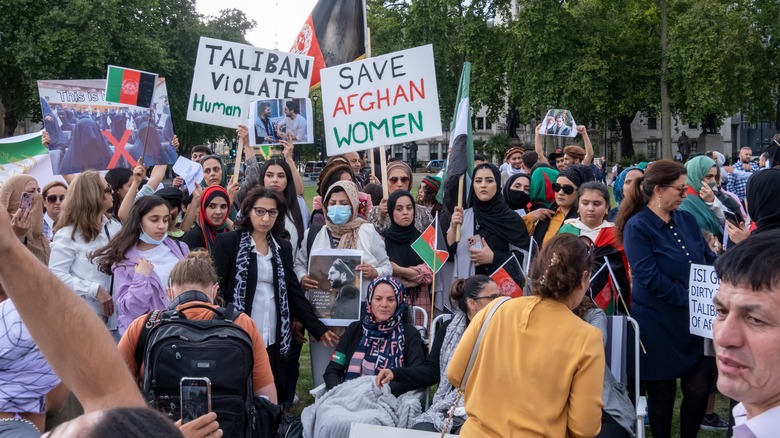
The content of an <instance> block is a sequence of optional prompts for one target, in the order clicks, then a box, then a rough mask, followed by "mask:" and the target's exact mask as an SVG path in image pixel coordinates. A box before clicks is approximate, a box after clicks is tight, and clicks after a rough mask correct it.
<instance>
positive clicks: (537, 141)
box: [534, 123, 550, 164]
mask: <svg viewBox="0 0 780 438" xmlns="http://www.w3.org/2000/svg"><path fill="white" fill-rule="evenodd" d="M542 125H543V123H540V124H538V125H536V135H534V150H535V151H536V154H537V155H539V162H540V163H547V164H550V162H549V161H547V157H546V156H545V155H544V140H543V139H542V134H540V132H541V129H542Z"/></svg>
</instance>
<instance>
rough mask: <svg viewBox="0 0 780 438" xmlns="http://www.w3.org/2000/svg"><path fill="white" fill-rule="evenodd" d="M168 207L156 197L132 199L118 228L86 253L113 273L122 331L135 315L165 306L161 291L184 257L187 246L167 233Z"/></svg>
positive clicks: (104, 269) (169, 214)
mask: <svg viewBox="0 0 780 438" xmlns="http://www.w3.org/2000/svg"><path fill="white" fill-rule="evenodd" d="M170 218H171V208H170V206H169V205H168V203H167V202H166V201H165V200H164V199H162V198H160V197H159V196H154V195H153V196H144V197H143V198H141V199H139V200H137V201H136V203H135V205H133V208H132V209H131V210H130V214H129V216H128V218H127V220H126V221H125V222H124V224H123V226H122V229H121V230H120V231H119V232H118V233H117V234H116V235H115V236H114V235H112V239H111V241H110V242H109V243H108V245H106V246H103V247H102V248H100V249H98V250H97V251H95V252H94V253H92V254H91V255H90V257H91V258H92V259H93V260H96V261H97V262H98V267H99V268H100V271H101V272H103V273H105V274H108V275H110V274H112V273H113V275H114V280H113V281H114V284H113V290H114V292H113V295H114V297H115V299H116V307H117V309H116V310H117V317H118V330H119V334H120V335H122V334H124V332H125V330H127V327H128V326H129V325H130V323H132V322H133V321H134V320H135V319H136V318H138V317H139V316H141V315H143V314H145V313H147V312H150V311H152V310H164V309H167V308H168V304H170V300H169V299H168V294H167V292H166V291H165V289H166V287H167V286H168V277H169V275H170V273H171V270H172V269H173V267H174V265H176V263H177V262H178V261H179V260H182V259H184V258H185V257H187V254H188V253H189V252H190V250H189V248H187V245H185V244H184V243H181V242H179V241H177V240H175V239H173V238H172V237H170V236H168V222H169V221H170Z"/></svg>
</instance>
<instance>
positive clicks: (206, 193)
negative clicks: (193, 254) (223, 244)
mask: <svg viewBox="0 0 780 438" xmlns="http://www.w3.org/2000/svg"><path fill="white" fill-rule="evenodd" d="M229 212H230V197H229V196H228V193H227V190H225V189H223V188H222V187H221V186H209V187H206V189H205V190H203V193H202V194H201V195H200V208H199V209H198V221H197V223H196V224H195V226H194V227H192V229H191V230H189V231H187V232H186V233H185V234H184V237H182V239H181V240H182V242H184V243H186V244H187V246H188V247H189V248H190V251H194V250H196V249H198V248H205V249H206V250H207V251H208V252H209V253H211V252H212V251H213V247H214V242H215V241H216V240H217V235H218V234H219V233H224V232H226V231H230V230H231V228H230V227H229V226H228V213H229Z"/></svg>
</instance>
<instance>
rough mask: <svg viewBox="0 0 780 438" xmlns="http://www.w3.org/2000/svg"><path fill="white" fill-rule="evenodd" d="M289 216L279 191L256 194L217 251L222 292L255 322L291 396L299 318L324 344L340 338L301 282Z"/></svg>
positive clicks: (282, 389)
mask: <svg viewBox="0 0 780 438" xmlns="http://www.w3.org/2000/svg"><path fill="white" fill-rule="evenodd" d="M286 213H287V207H286V205H285V202H284V198H283V197H282V195H281V194H280V193H279V192H277V191H274V190H270V189H268V188H266V187H257V188H255V189H252V190H251V191H250V192H249V193H248V194H247V196H246V199H244V203H243V204H242V206H241V219H239V220H238V221H237V222H236V231H231V232H228V233H222V234H219V235H218V236H217V239H216V243H215V245H214V252H213V257H214V264H215V267H216V268H217V275H218V277H219V278H220V280H219V288H220V291H222V294H223V295H224V297H225V301H226V302H228V303H233V305H234V306H236V308H237V309H238V310H240V311H242V312H244V313H246V314H247V315H249V316H251V317H252V319H253V320H254V321H255V324H256V325H257V328H258V329H259V330H260V334H261V335H262V337H263V342H265V345H266V350H267V351H268V357H269V360H270V362H271V370H272V371H273V374H274V382H275V384H276V393H277V394H280V395H284V394H287V389H286V382H287V373H288V372H289V371H290V366H289V364H290V361H292V360H293V330H292V327H291V326H292V319H293V318H296V319H298V320H299V321H300V322H301V323H302V324H303V326H304V327H305V328H306V329H307V330H309V332H310V333H311V334H312V336H314V337H315V338H317V339H319V340H320V341H322V342H324V343H326V344H328V345H330V346H335V345H336V343H337V342H338V336H336V335H335V334H334V333H333V332H331V331H329V330H328V328H327V327H326V326H325V325H324V324H323V323H322V322H320V320H319V319H317V315H316V314H315V313H314V310H313V308H312V307H311V304H310V303H309V301H308V300H307V299H306V297H305V296H304V294H303V290H302V289H301V284H300V283H299V282H298V279H297V278H296V277H295V274H294V271H293V257H292V245H291V244H290V242H289V241H288V240H286V239H284V238H281V235H282V233H283V232H284V218H285V215H286Z"/></svg>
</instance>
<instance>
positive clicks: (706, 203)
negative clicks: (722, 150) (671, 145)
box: [680, 155, 726, 241]
mask: <svg viewBox="0 0 780 438" xmlns="http://www.w3.org/2000/svg"><path fill="white" fill-rule="evenodd" d="M685 169H686V170H687V171H688V175H687V176H686V179H685V183H686V185H687V189H688V196H686V197H685V198H684V199H683V201H682V204H680V210H683V211H687V212H689V213H691V214H692V215H693V216H694V217H695V218H696V222H697V223H698V224H699V228H701V229H702V230H705V231H709V232H710V233H712V234H713V235H714V236H715V237H717V238H718V240H719V241H721V240H722V238H723V229H722V228H721V223H725V221H726V219H725V216H724V215H723V211H722V204H721V203H720V201H718V200H717V198H716V197H715V193H714V192H713V191H712V188H713V187H715V178H716V177H717V174H718V167H717V164H715V161H713V159H712V158H709V157H707V156H705V155H699V156H698V157H694V158H691V159H690V160H688V162H687V163H685ZM718 216H720V217H722V218H723V219H722V221H720V220H719V218H718Z"/></svg>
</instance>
